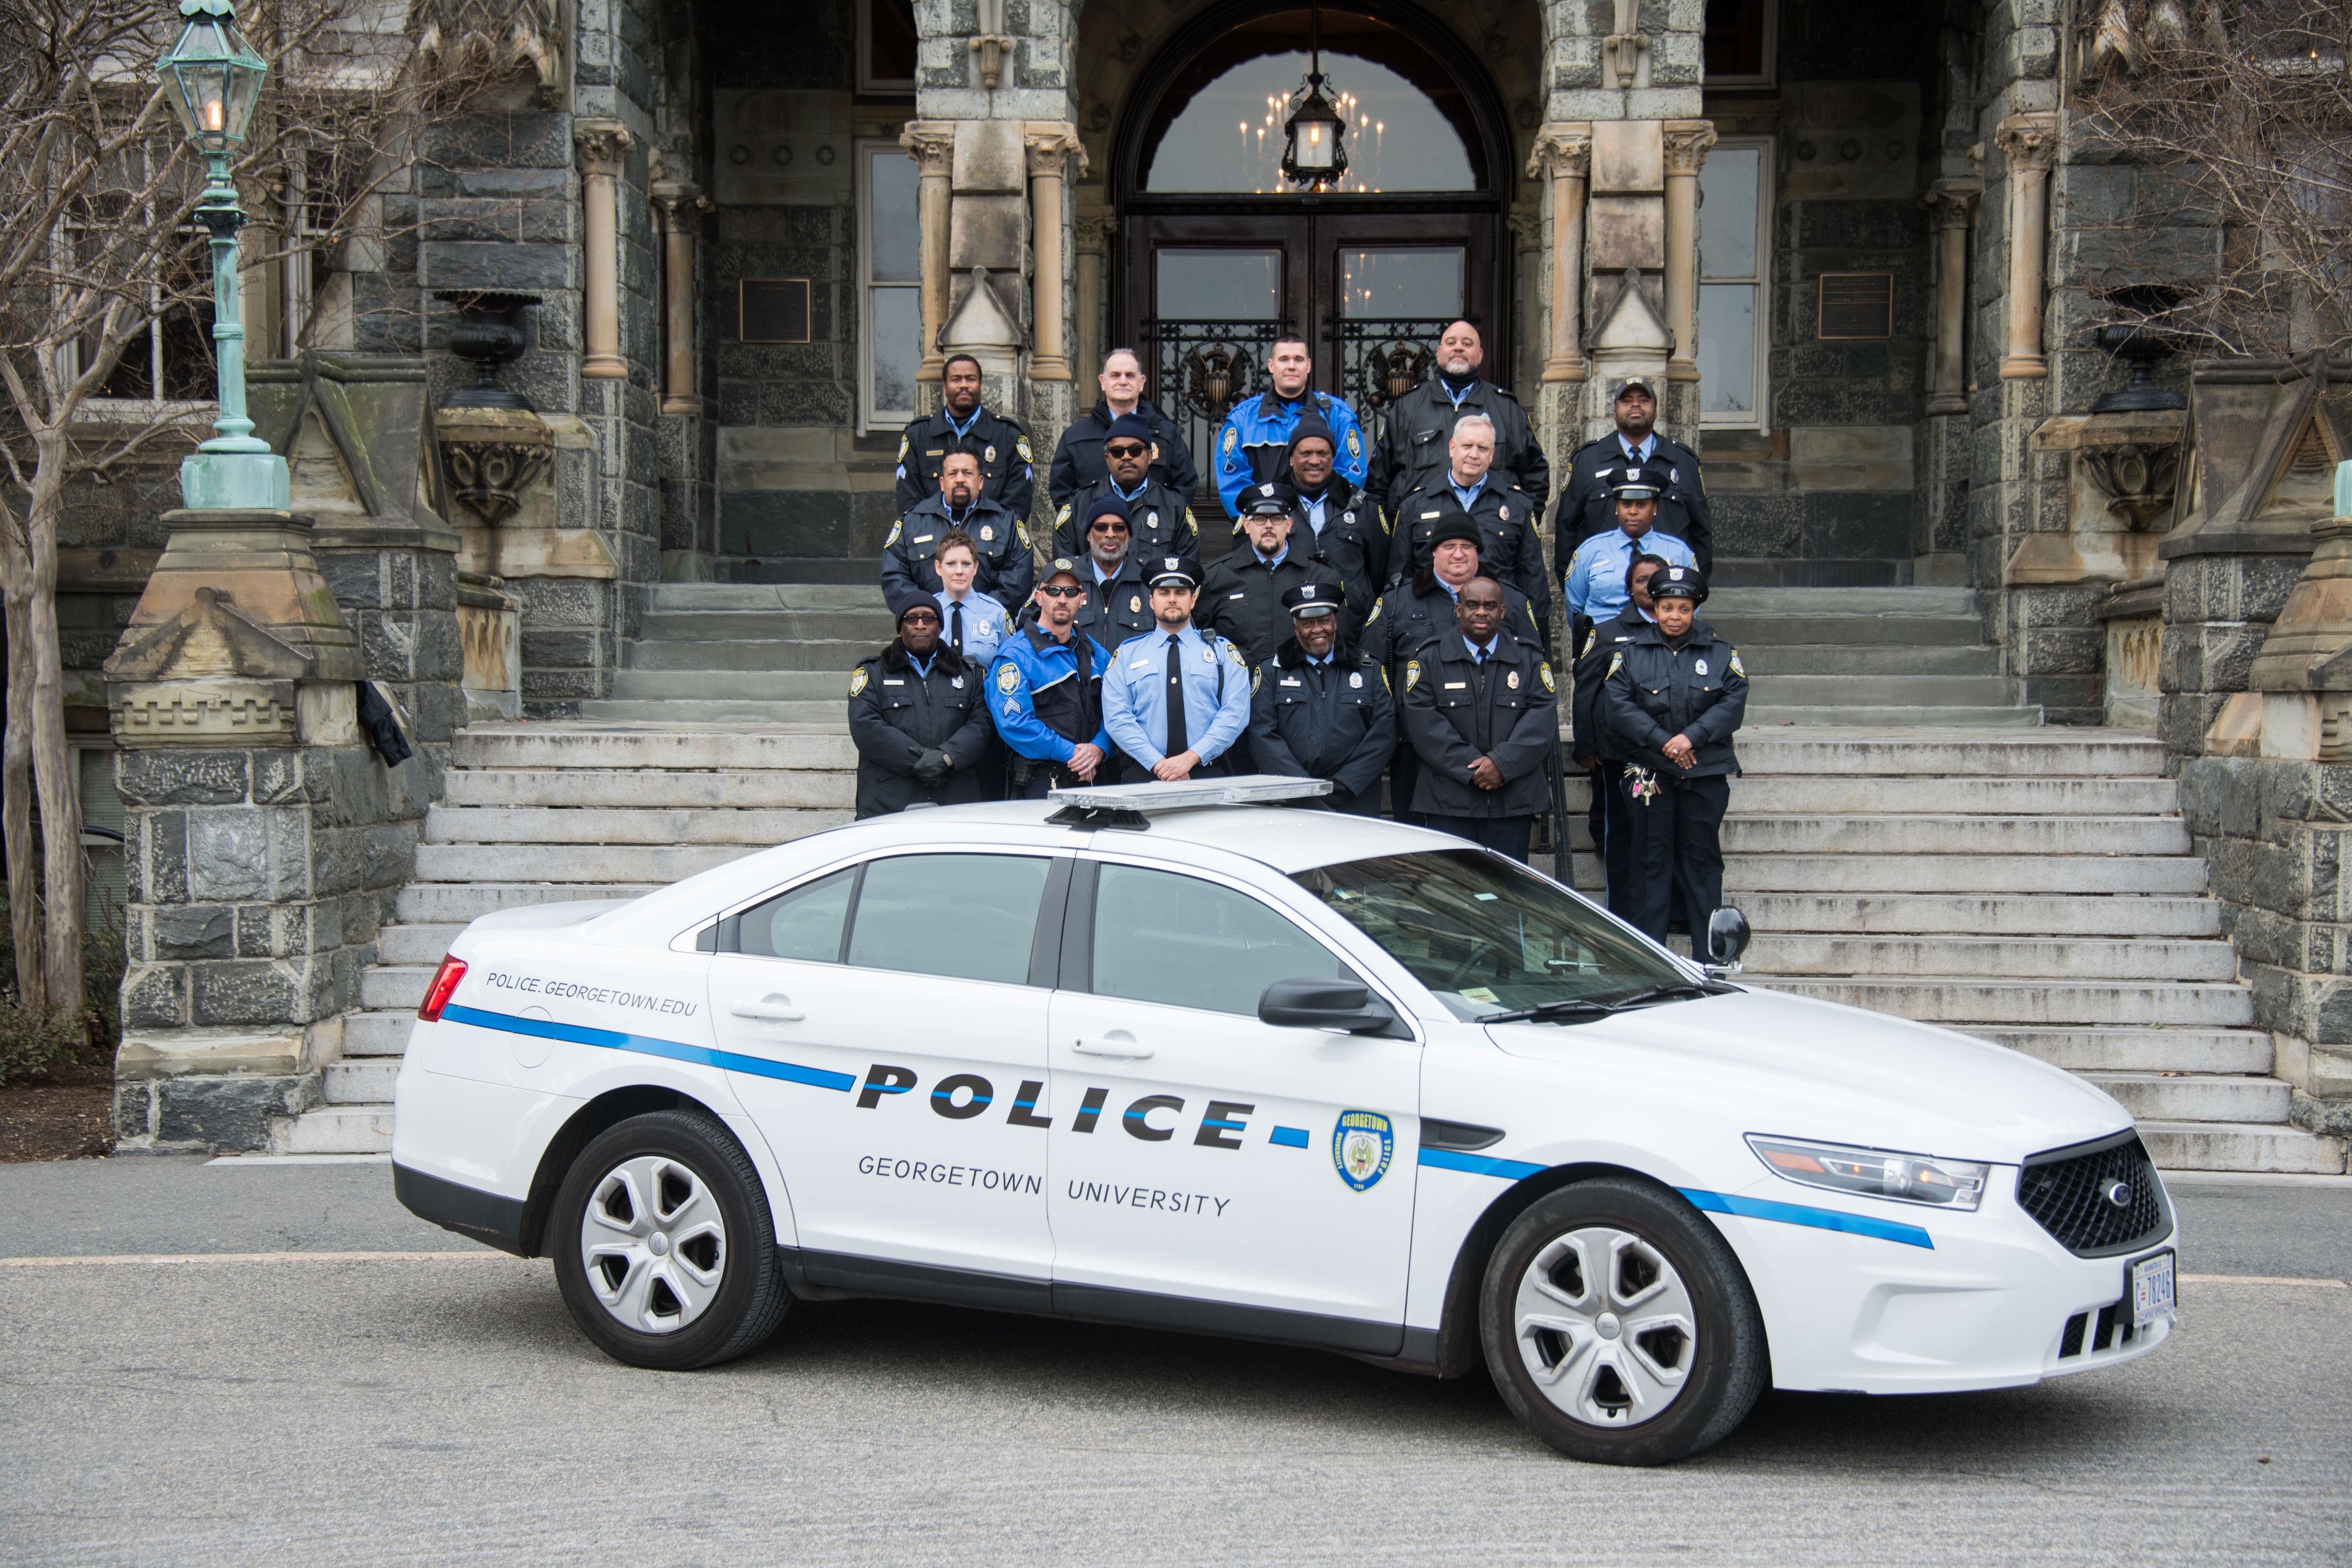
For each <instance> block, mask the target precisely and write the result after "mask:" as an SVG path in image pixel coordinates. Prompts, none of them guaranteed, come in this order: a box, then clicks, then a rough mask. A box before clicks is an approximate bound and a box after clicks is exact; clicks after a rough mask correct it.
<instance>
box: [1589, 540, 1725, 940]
mask: <svg viewBox="0 0 2352 1568" xmlns="http://www.w3.org/2000/svg"><path fill="white" fill-rule="evenodd" d="M1705 598H1706V577H1705V575H1704V574H1701V573H1699V572H1698V571H1697V570H1696V569H1695V568H1692V567H1689V566H1668V567H1666V568H1665V569H1664V570H1663V571H1661V572H1658V573H1657V574H1654V575H1653V576H1652V577H1651V579H1650V603H1651V605H1652V609H1653V613H1654V615H1655V616H1657V624H1656V625H1654V626H1643V627H1642V628H1641V629H1640V630H1639V631H1637V632H1635V633H1634V634H1633V641H1632V642H1631V643H1627V644H1622V645H1621V646H1620V647H1618V649H1617V651H1616V652H1614V653H1612V654H1611V655H1610V656H1609V674H1608V678H1607V680H1606V682H1605V684H1604V685H1603V686H1602V688H1601V710H1602V712H1603V714H1604V715H1605V717H1606V719H1607V721H1608V724H1609V729H1610V731H1611V733H1612V734H1613V735H1614V736H1615V737H1616V741H1617V745H1618V748H1619V750H1620V752H1621V753H1622V755H1623V756H1624V758H1625V771H1624V773H1622V776H1621V777H1620V778H1619V780H1618V788H1619V789H1620V790H1621V791H1622V793H1623V794H1624V796H1625V814H1626V816H1628V817H1629V818H1631V819H1632V822H1633V878H1632V882H1633V886H1632V895H1633V897H1632V907H1631V909H1630V910H1628V911H1627V913H1626V915H1625V919H1626V920H1627V921H1630V922H1631V923H1632V924H1633V925H1634V926H1637V927H1639V928H1640V929H1641V930H1642V931H1645V932H1647V933H1648V934H1649V935H1650V936H1652V937H1654V938H1655V939H1656V940H1658V941H1660V942H1664V940H1665V937H1666V920H1667V902H1668V898H1669V895H1670V893H1672V892H1676V891H1678V892H1679V893H1680V894H1681V897H1682V907H1683V914H1684V917H1685V921H1687V922H1688V924H1689V926H1690V931H1691V940H1692V942H1693V945H1694V947H1695V948H1696V951H1698V952H1701V953H1704V952H1706V947H1705V942H1706V938H1705V936H1704V935H1703V933H1704V932H1705V931H1706V928H1707V922H1708V921H1710V920H1711V919H1713V918H1714V915H1715V911H1716V910H1718V909H1721V908H1722V907H1723V840H1722V832H1721V830H1722V827H1723V814H1724V812H1725V811H1726V810H1727V809H1728V808H1729V807H1730V805H1731V779H1730V775H1731V774H1733V773H1738V771H1739V759H1738V757H1737V756H1736V755H1734V754H1733V752H1732V748H1731V737H1732V733H1733V731H1737V730H1738V728H1739V721H1740V720H1741V719H1742V718H1743V717H1744V716H1745V715H1746V713H1747V710H1748V672H1747V671H1746V670H1745V669H1743V668H1740V665H1739V650H1738V649H1737V648H1735V647H1732V646H1731V645H1730V644H1729V643H1727V642H1725V641H1724V640H1723V639H1721V638H1720V637H1717V636H1716V635H1715V631H1714V628H1712V627H1710V626H1707V625H1706V624H1705V623H1704V622H1702V621H1700V620H1699V619H1697V610H1698V605H1699V603H1700V602H1701V601H1702V600H1704V599H1705Z"/></svg>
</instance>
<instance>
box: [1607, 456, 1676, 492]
mask: <svg viewBox="0 0 2352 1568" xmlns="http://www.w3.org/2000/svg"><path fill="white" fill-rule="evenodd" d="M1602 477H1603V478H1605V479H1607V480H1608V481H1609V493H1610V494H1611V495H1612V496H1614V497H1616V498H1617V499H1618V500H1656V499H1657V496H1658V492H1659V491H1660V490H1662V489H1664V488H1665V487H1664V485H1662V484H1660V483H1659V482H1658V475H1657V473H1656V471H1655V470H1654V469H1652V468H1649V467H1647V466H1646V465H1644V464H1641V463H1628V464H1626V465H1625V466H1624V467H1623V468H1611V469H1609V470H1607V472H1606V473H1605V474H1604V475H1603V476H1602Z"/></svg>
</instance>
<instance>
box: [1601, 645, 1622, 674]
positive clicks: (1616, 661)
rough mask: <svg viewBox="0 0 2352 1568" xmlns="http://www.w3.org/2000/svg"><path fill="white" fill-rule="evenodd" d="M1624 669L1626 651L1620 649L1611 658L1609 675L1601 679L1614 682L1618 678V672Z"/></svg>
mask: <svg viewBox="0 0 2352 1568" xmlns="http://www.w3.org/2000/svg"><path fill="white" fill-rule="evenodd" d="M1622 668H1625V650H1624V649H1622V648H1620V649H1618V650H1617V651H1616V652H1615V653H1612V654H1611V655H1610V656H1609V673H1608V674H1607V675H1605V676H1603V677H1602V678H1601V679H1604V680H1613V679H1616V677H1617V672H1618V671H1619V670H1621V669H1622Z"/></svg>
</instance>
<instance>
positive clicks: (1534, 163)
mask: <svg viewBox="0 0 2352 1568" xmlns="http://www.w3.org/2000/svg"><path fill="white" fill-rule="evenodd" d="M1591 170H1592V127H1591V126H1590V125H1586V124H1580V123H1578V122H1574V121H1555V122H1553V123H1552V124H1549V125H1547V126H1545V127H1544V128H1543V131H1542V132H1541V133H1540V134H1538V136H1537V137H1536V151H1535V156H1534V157H1532V158H1530V159H1529V160H1528V178H1529V179H1547V178H1548V179H1549V181H1550V182H1551V352H1550V353H1549V354H1548V355H1547V356H1546V357H1545V359H1544V368H1543V378H1544V379H1545V380H1546V381H1582V380H1583V379H1584V353H1583V350H1582V348H1581V347H1580V344H1579V341H1578V340H1579V332H1578V323H1577V318H1578V317H1579V316H1580V314H1581V313H1582V312H1580V310H1578V308H1577V307H1578V303H1579V301H1580V300H1582V299H1583V296H1584V184H1585V181H1586V179H1587V178H1588V177H1589V176H1590V174H1591Z"/></svg>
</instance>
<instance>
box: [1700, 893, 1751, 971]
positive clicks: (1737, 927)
mask: <svg viewBox="0 0 2352 1568" xmlns="http://www.w3.org/2000/svg"><path fill="white" fill-rule="evenodd" d="M1751 934H1753V933H1751V932H1750V931H1748V917H1747V916H1746V915H1743V914H1741V913H1740V912H1739V911H1738V910H1735V909H1732V908H1730V907H1729V906H1728V905H1727V906H1726V907H1724V908H1722V909H1719V910H1716V911H1715V913H1713V914H1712V915H1709V916H1708V917H1707V921H1706V956H1707V962H1706V967H1707V968H1708V970H1710V971H1716V970H1720V971H1721V972H1722V973H1726V974H1737V973H1739V967H1740V965H1739V955H1740V954H1741V953H1743V952H1747V951H1748V938H1749V936H1750V935H1751Z"/></svg>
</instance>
